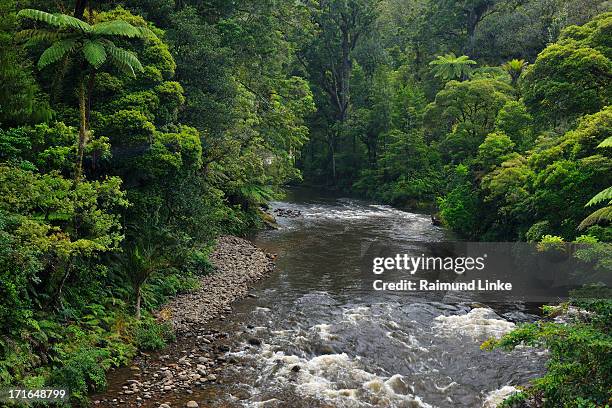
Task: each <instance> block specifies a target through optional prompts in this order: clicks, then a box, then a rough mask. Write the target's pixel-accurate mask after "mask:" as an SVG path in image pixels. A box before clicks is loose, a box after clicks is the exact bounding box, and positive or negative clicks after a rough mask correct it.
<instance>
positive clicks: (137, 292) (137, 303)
mask: <svg viewBox="0 0 612 408" xmlns="http://www.w3.org/2000/svg"><path fill="white" fill-rule="evenodd" d="M141 299H142V294H141V292H140V285H139V286H138V287H136V319H138V320H140V302H141Z"/></svg>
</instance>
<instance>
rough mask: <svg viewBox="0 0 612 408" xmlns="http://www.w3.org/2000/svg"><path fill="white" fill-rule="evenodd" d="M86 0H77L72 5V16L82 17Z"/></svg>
mask: <svg viewBox="0 0 612 408" xmlns="http://www.w3.org/2000/svg"><path fill="white" fill-rule="evenodd" d="M87 3H88V0H77V1H76V4H75V5H74V16H75V17H76V18H78V19H81V20H82V19H83V14H84V13H85V7H87Z"/></svg>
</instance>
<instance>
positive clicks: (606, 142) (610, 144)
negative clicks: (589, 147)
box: [597, 136, 612, 148]
mask: <svg viewBox="0 0 612 408" xmlns="http://www.w3.org/2000/svg"><path fill="white" fill-rule="evenodd" d="M597 147H600V148H602V147H612V136H608V138H607V139H606V140H604V141H603V142H601V143H600V144H599V145H598V146H597Z"/></svg>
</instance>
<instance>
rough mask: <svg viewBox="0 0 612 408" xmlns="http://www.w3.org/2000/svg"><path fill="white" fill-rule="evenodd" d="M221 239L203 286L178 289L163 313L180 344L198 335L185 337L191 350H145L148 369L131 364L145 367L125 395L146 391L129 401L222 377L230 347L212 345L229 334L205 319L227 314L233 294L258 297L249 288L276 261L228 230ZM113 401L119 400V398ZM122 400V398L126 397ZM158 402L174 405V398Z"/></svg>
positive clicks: (191, 407)
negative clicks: (153, 352) (212, 270)
mask: <svg viewBox="0 0 612 408" xmlns="http://www.w3.org/2000/svg"><path fill="white" fill-rule="evenodd" d="M217 242H218V244H217V247H216V249H215V251H214V252H213V253H212V254H211V256H210V261H211V263H212V264H213V265H214V266H215V268H216V272H215V273H212V274H209V275H206V276H204V277H203V278H201V280H200V287H201V289H200V290H198V291H195V292H191V293H186V294H183V295H179V296H177V297H176V298H175V299H174V300H172V301H171V302H170V303H169V304H168V305H167V306H166V307H164V314H163V315H164V316H166V315H167V316H169V317H168V318H167V319H169V320H168V321H169V322H170V323H171V324H172V326H173V328H174V330H175V332H176V336H177V338H178V339H179V343H177V344H181V342H180V339H181V338H183V340H186V339H187V338H192V339H193V340H191V341H190V342H187V341H186V342H184V343H183V344H186V346H185V347H189V348H190V350H180V349H177V348H175V349H174V351H172V350H168V351H169V353H168V354H164V355H161V356H160V357H158V359H157V361H156V359H155V358H154V357H153V356H151V355H147V354H144V353H141V354H140V357H138V358H140V359H142V360H141V366H143V365H145V367H146V368H145V369H144V371H141V369H140V368H139V367H138V366H135V365H133V366H131V367H130V368H131V369H132V370H134V371H141V373H142V375H140V373H138V372H137V373H133V374H132V375H133V376H134V377H137V378H139V380H140V381H139V380H136V379H130V380H127V381H126V383H125V384H127V385H124V386H123V387H122V392H123V394H126V398H130V397H128V396H129V395H131V394H137V393H142V394H141V395H142V397H140V396H138V395H131V398H132V399H131V400H129V401H128V403H129V402H130V401H131V402H132V403H134V401H138V405H139V406H142V405H143V404H144V405H146V404H150V402H147V403H144V402H143V401H144V400H151V399H153V400H154V401H155V399H156V398H159V399H161V397H159V396H161V395H163V394H162V393H165V392H170V391H175V392H178V391H179V390H181V391H182V392H185V393H186V394H188V395H190V394H193V390H192V388H193V389H195V387H196V386H197V385H200V386H201V387H205V386H206V382H218V381H219V380H218V379H217V375H215V374H212V373H211V371H213V372H215V371H217V369H218V367H219V366H220V365H222V364H225V363H226V358H225V357H224V356H223V355H222V354H223V353H227V352H229V351H230V348H229V347H228V346H227V345H225V344H220V345H217V346H214V349H213V347H212V346H211V345H212V344H213V343H215V342H217V341H218V340H220V339H225V338H228V337H229V335H228V334H227V333H223V332H219V331H217V330H214V329H211V328H208V327H207V326H206V323H207V322H210V321H212V320H213V319H215V318H219V319H225V318H226V316H225V314H229V313H231V312H232V307H231V303H232V302H233V301H234V300H236V299H238V298H241V297H246V296H249V297H256V296H255V295H252V294H249V287H250V286H251V285H252V284H253V283H254V282H256V281H258V280H260V279H262V278H264V277H265V276H266V275H268V274H269V273H270V272H271V271H272V269H273V268H274V263H273V261H272V260H271V259H270V257H268V256H267V255H266V254H265V253H264V252H263V251H261V250H260V249H258V248H257V247H255V246H254V245H253V244H252V243H251V242H249V241H247V240H244V239H242V238H237V237H231V236H225V237H220V238H218V241H217ZM160 317H161V316H160ZM248 343H249V344H251V345H257V346H259V345H261V340H260V339H257V338H255V337H252V338H250V339H249V340H248ZM177 354H178V355H177ZM230 360H231V361H236V359H230ZM143 368H144V367H143ZM157 394H159V396H158V395H157ZM111 397H112V396H111ZM159 399H158V401H159ZM162 401H163V400H162ZM113 402H115V403H117V399H114V400H113ZM119 402H121V403H123V400H120V401H119ZM157 404H159V403H157ZM153 406H155V407H157V408H170V403H169V402H164V403H161V404H160V405H155V404H154V405H153ZM185 406H186V407H187V408H196V407H198V406H199V405H198V403H197V402H196V401H189V402H188V403H187V404H186V405H185Z"/></svg>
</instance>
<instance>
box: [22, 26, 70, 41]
mask: <svg viewBox="0 0 612 408" xmlns="http://www.w3.org/2000/svg"><path fill="white" fill-rule="evenodd" d="M67 35H68V34H66V33H60V32H57V31H49V30H44V29H40V28H32V29H28V30H21V31H20V32H18V33H17V34H15V39H16V40H17V41H24V40H28V41H30V42H38V41H47V42H52V41H57V40H61V39H63V38H66V36H67Z"/></svg>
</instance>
